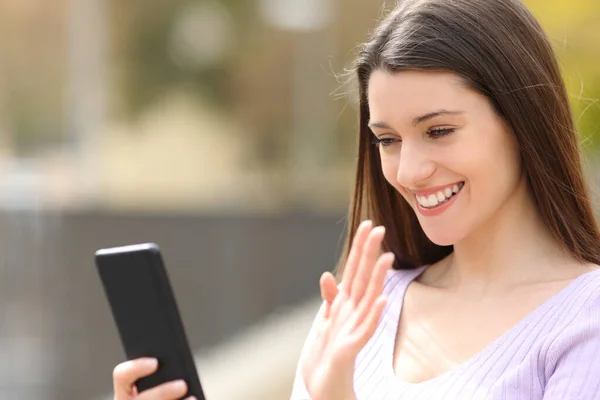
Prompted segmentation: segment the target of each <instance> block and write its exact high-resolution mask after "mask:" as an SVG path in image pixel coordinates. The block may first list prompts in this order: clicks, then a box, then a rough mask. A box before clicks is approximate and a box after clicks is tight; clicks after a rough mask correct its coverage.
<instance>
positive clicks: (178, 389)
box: [95, 243, 206, 400]
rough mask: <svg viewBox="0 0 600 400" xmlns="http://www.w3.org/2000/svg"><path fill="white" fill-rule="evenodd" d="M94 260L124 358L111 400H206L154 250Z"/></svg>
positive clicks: (137, 248) (135, 248)
mask: <svg viewBox="0 0 600 400" xmlns="http://www.w3.org/2000/svg"><path fill="white" fill-rule="evenodd" d="M95 260H96V266H97V268H98V272H99V275H100V278H101V280H102V285H103V287H104V290H105V293H106V297H107V299H108V302H109V304H110V308H111V311H112V314H113V317H114V320H115V323H116V325H117V328H118V331H119V336H120V338H121V343H122V345H123V348H124V350H125V354H126V356H127V359H128V360H129V361H126V362H124V363H122V364H119V365H118V366H117V367H116V368H115V370H114V373H113V377H114V385H115V400H130V399H139V400H159V399H160V400H167V399H177V400H179V399H184V398H187V397H186V396H195V397H196V399H198V400H206V399H205V397H204V393H203V390H202V386H201V384H200V379H199V377H198V373H197V371H196V366H195V364H194V359H193V356H192V353H191V351H190V348H189V345H188V341H187V338H186V335H185V330H184V327H183V323H182V321H181V317H180V315H179V311H178V308H177V304H176V301H175V297H174V295H173V291H172V288H171V285H170V282H169V279H168V276H167V271H166V268H165V266H164V263H163V260H162V256H161V253H160V250H159V248H158V246H157V245H156V244H153V243H146V244H139V245H132V246H123V247H116V248H110V249H102V250H99V251H97V252H96V257H95ZM153 359H154V360H155V361H153ZM177 381H179V382H177ZM182 381H183V382H182ZM138 395H139V396H138Z"/></svg>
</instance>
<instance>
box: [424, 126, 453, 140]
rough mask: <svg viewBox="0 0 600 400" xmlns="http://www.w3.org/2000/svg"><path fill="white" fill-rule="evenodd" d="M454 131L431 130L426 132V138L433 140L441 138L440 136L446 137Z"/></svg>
mask: <svg viewBox="0 0 600 400" xmlns="http://www.w3.org/2000/svg"><path fill="white" fill-rule="evenodd" d="M455 130H456V129H455V128H433V129H430V130H429V131H427V136H429V137H431V138H433V139H437V138H441V137H442V136H447V135H449V134H451V133H454V131H455Z"/></svg>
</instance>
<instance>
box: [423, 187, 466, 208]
mask: <svg viewBox="0 0 600 400" xmlns="http://www.w3.org/2000/svg"><path fill="white" fill-rule="evenodd" d="M464 186H465V183H464V182H459V183H457V184H454V185H450V186H447V187H446V188H444V189H441V190H438V191H437V192H435V193H432V194H430V195H428V196H418V195H415V199H416V200H417V203H418V204H419V206H421V207H422V208H424V209H426V210H433V209H436V208H438V207H442V206H443V205H445V204H446V203H448V202H449V201H451V200H452V199H453V198H454V197H455V196H456V195H457V194H458V193H459V192H460V191H461V190H462V188H463V187H464Z"/></svg>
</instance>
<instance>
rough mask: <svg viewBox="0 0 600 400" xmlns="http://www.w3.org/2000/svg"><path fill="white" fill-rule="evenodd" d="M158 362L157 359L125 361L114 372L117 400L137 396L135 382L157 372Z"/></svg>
mask: <svg viewBox="0 0 600 400" xmlns="http://www.w3.org/2000/svg"><path fill="white" fill-rule="evenodd" d="M157 368H158V361H157V360H156V359H155V358H138V359H135V360H129V361H125V362H123V363H121V364H119V365H117V366H116V367H115V369H114V370H113V385H114V391H115V398H118V399H121V398H128V397H130V396H133V395H135V382H136V381H137V380H138V379H140V378H143V377H145V376H148V375H150V374H152V373H154V372H155V371H156V369H157Z"/></svg>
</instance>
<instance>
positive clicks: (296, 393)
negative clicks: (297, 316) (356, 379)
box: [290, 304, 324, 400]
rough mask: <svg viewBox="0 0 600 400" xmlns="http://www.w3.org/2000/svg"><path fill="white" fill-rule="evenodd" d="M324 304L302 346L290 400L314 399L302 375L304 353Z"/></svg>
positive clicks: (322, 305)
mask: <svg viewBox="0 0 600 400" xmlns="http://www.w3.org/2000/svg"><path fill="white" fill-rule="evenodd" d="M323 307H324V304H321V307H320V308H319V311H318V313H317V315H316V316H315V319H314V320H313V324H312V327H311V328H310V332H309V333H308V335H307V337H306V340H305V341H304V345H303V346H302V351H301V354H300V359H299V360H298V363H297V365H296V377H295V378H294V385H293V387H292V395H291V397H290V400H312V399H311V397H310V394H309V393H308V389H307V388H306V384H305V383H304V377H303V376H302V368H301V367H302V356H303V355H304V352H305V349H306V345H307V343H309V342H310V341H311V340H312V337H313V335H314V333H315V322H316V320H317V318H318V317H319V315H321V313H322V312H323Z"/></svg>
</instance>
